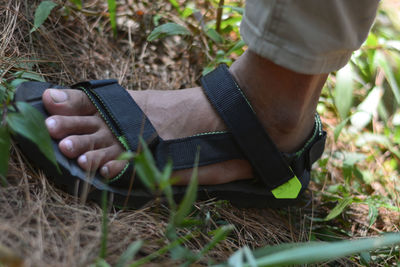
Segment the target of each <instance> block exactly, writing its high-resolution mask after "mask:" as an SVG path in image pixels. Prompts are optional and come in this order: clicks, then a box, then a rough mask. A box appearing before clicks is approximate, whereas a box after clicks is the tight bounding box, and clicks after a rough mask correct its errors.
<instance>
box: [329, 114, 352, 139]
mask: <svg viewBox="0 0 400 267" xmlns="http://www.w3.org/2000/svg"><path fill="white" fill-rule="evenodd" d="M349 119H350V118H346V119H345V120H343V121H341V122H340V123H339V124H338V125H337V126H336V127H335V130H333V135H334V137H335V142H336V141H337V140H338V138H339V135H340V133H341V132H342V130H343V128H344V126H345V125H346V124H347V122H348V121H349Z"/></svg>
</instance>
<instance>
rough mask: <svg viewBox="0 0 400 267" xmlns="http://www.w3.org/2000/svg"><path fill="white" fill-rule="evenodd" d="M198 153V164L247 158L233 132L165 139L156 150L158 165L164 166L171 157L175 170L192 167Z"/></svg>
mask: <svg viewBox="0 0 400 267" xmlns="http://www.w3.org/2000/svg"><path fill="white" fill-rule="evenodd" d="M197 153H199V162H198V166H204V165H209V164H213V163H218V162H222V161H227V160H231V159H245V156H244V155H243V153H242V151H241V150H240V149H239V148H238V147H237V145H236V143H235V140H234V138H233V136H232V134H231V133H227V132H224V133H211V134H202V135H196V136H191V137H186V138H180V139H174V140H163V141H162V142H160V143H159V144H158V145H157V149H156V151H155V158H156V162H157V167H159V168H163V166H165V164H166V163H167V161H168V160H169V159H170V160H172V163H173V168H174V170H180V169H188V168H192V167H193V166H194V164H195V161H196V155H197Z"/></svg>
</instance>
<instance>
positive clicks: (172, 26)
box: [147, 22, 192, 42]
mask: <svg viewBox="0 0 400 267" xmlns="http://www.w3.org/2000/svg"><path fill="white" fill-rule="evenodd" d="M171 35H192V33H191V32H190V31H189V30H188V29H186V28H185V27H184V26H182V25H179V24H176V23H172V22H169V23H165V24H163V25H160V26H158V27H156V28H155V29H154V30H153V31H152V32H151V33H150V35H149V36H148V37H147V41H149V42H152V41H154V40H156V39H160V38H164V37H166V36H171Z"/></svg>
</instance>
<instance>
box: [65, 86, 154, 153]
mask: <svg viewBox="0 0 400 267" xmlns="http://www.w3.org/2000/svg"><path fill="white" fill-rule="evenodd" d="M73 88H80V89H82V90H83V91H85V93H86V94H87V95H88V97H89V98H90V99H91V101H92V102H95V103H94V104H95V105H96V107H97V108H98V109H99V112H101V113H103V115H104V116H103V118H104V119H107V120H111V122H109V126H110V127H112V128H116V129H114V131H117V132H119V134H120V135H122V136H123V137H124V138H125V140H126V142H127V143H128V146H129V148H130V150H132V151H137V149H138V145H139V136H142V137H143V139H144V140H145V141H146V142H147V143H148V144H149V145H152V144H153V143H155V142H156V141H157V140H158V135H157V132H156V130H155V129H154V127H153V125H152V124H151V122H150V121H149V119H148V118H147V117H146V115H145V114H144V113H143V111H142V110H141V109H140V107H139V106H138V105H137V104H136V103H135V101H133V99H132V97H131V96H130V94H129V93H128V92H127V91H126V90H125V89H124V88H123V87H121V86H120V85H119V84H118V82H117V81H116V80H114V79H111V80H95V81H88V82H83V83H78V84H75V85H74V86H73ZM110 123H111V125H110ZM117 137H120V136H117Z"/></svg>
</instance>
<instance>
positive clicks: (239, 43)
mask: <svg viewBox="0 0 400 267" xmlns="http://www.w3.org/2000/svg"><path fill="white" fill-rule="evenodd" d="M245 45H246V43H245V42H244V41H243V40H239V41H237V42H236V43H235V45H234V46H232V47H231V49H229V50H228V52H226V55H228V56H229V55H230V54H232V53H233V52H235V51H237V50H239V49H241V48H242V47H243V46H245Z"/></svg>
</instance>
